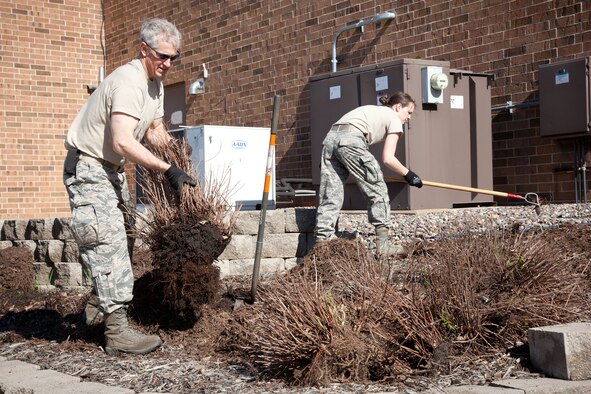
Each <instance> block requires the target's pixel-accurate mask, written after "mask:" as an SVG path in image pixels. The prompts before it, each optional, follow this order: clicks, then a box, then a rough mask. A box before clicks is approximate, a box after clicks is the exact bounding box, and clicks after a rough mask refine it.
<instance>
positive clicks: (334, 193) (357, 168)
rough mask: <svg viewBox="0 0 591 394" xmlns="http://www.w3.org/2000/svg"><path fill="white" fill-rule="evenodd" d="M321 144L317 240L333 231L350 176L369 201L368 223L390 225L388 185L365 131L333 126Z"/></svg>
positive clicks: (380, 225) (315, 232)
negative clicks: (370, 148)
mask: <svg viewBox="0 0 591 394" xmlns="http://www.w3.org/2000/svg"><path fill="white" fill-rule="evenodd" d="M322 145H323V147H322V159H321V160H322V161H321V164H320V189H319V192H318V197H319V201H318V210H317V215H316V228H315V230H314V235H315V238H316V240H317V241H321V240H325V239H328V238H330V237H331V236H332V235H333V234H334V232H335V226H336V223H337V220H338V216H339V211H340V210H341V208H342V207H343V199H344V186H345V182H346V180H347V178H348V177H349V175H351V176H352V177H353V178H354V180H355V182H356V183H357V186H358V187H359V189H360V190H361V193H362V194H363V196H364V197H365V199H366V201H367V215H368V218H369V222H370V223H371V224H373V225H374V226H375V227H389V226H390V198H389V196H388V188H387V186H386V183H385V182H384V175H383V173H382V170H381V168H380V164H379V163H378V162H377V160H376V159H375V157H374V156H373V155H372V154H371V152H370V151H369V150H368V146H367V143H366V141H365V137H364V136H363V133H361V131H359V130H357V129H355V128H354V127H352V126H338V127H337V126H333V128H331V131H330V132H329V133H328V134H327V136H326V138H325V139H324V142H323V143H322Z"/></svg>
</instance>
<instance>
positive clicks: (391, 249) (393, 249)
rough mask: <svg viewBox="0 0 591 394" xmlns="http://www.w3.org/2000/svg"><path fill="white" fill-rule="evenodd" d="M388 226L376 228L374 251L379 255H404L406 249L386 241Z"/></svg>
mask: <svg viewBox="0 0 591 394" xmlns="http://www.w3.org/2000/svg"><path fill="white" fill-rule="evenodd" d="M389 232H390V229H389V228H388V227H380V228H376V252H377V255H378V256H381V257H406V254H407V253H406V250H405V249H404V247H402V245H394V244H392V243H391V242H390V241H388V234H389Z"/></svg>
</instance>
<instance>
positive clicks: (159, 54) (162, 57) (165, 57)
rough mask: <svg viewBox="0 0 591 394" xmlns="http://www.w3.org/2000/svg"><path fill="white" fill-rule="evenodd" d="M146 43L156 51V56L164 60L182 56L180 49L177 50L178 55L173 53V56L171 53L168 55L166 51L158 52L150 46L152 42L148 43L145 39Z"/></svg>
mask: <svg viewBox="0 0 591 394" xmlns="http://www.w3.org/2000/svg"><path fill="white" fill-rule="evenodd" d="M144 44H146V45H147V46H148V48H150V49H151V50H153V51H154V53H156V56H158V59H160V60H164V61H166V60H168V59H170V60H176V59H178V58H179V56H181V54H180V52H179V51H177V52H176V55H172V56H171V55H167V54H165V53H160V52H158V51H157V50H155V49H154V48H152V47H151V46H150V44H148V43H147V42H145V41H144Z"/></svg>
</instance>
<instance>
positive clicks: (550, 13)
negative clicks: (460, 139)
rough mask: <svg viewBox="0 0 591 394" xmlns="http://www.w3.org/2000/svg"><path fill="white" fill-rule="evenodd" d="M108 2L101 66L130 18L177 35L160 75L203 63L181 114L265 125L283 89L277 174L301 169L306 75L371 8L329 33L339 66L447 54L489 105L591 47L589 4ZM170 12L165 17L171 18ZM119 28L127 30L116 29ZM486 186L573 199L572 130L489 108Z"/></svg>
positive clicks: (305, 173) (112, 57)
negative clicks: (560, 134) (160, 20)
mask: <svg viewBox="0 0 591 394" xmlns="http://www.w3.org/2000/svg"><path fill="white" fill-rule="evenodd" d="M118 3H121V4H119V5H115V4H111V6H110V7H108V8H107V15H108V17H107V31H108V32H109V33H108V35H107V38H108V42H109V64H111V65H113V66H115V65H116V64H120V63H121V62H122V61H123V60H124V59H125V60H126V59H127V58H128V55H129V53H128V51H129V50H130V49H129V48H130V47H132V39H130V38H129V37H132V38H133V39H135V35H136V31H137V28H138V26H139V23H140V20H141V19H142V18H144V17H146V16H162V17H166V18H170V19H171V20H172V21H174V22H175V23H176V24H177V25H178V26H179V28H180V30H181V32H182V33H183V34H184V45H183V48H182V52H183V56H182V60H180V61H179V62H178V63H177V64H176V65H175V71H174V72H173V73H171V74H169V78H168V80H167V81H166V83H167V84H168V83H170V84H172V83H176V82H180V81H183V80H184V81H186V83H187V86H188V85H189V84H190V83H191V82H193V81H194V80H195V78H196V77H197V76H198V74H199V73H200V71H201V63H206V65H207V68H208V70H209V73H210V74H209V75H210V76H209V78H208V79H207V81H206V83H207V87H206V93H205V94H203V95H198V96H195V97H190V96H187V104H188V105H187V106H188V109H187V112H188V114H187V115H188V116H187V123H188V124H226V125H244V126H262V125H267V126H268V125H270V118H271V110H272V97H273V95H274V94H275V93H279V94H281V95H283V98H282V105H281V112H280V119H279V135H278V138H277V176H278V178H280V177H310V176H311V168H310V133H311V130H310V127H309V112H310V107H309V86H308V78H309V76H311V75H315V74H319V73H326V72H329V71H330V69H331V65H330V58H331V42H332V39H333V37H334V34H335V33H336V31H337V30H338V29H340V28H342V27H344V26H346V25H348V24H351V23H354V22H356V21H357V20H359V19H365V18H368V17H371V16H373V15H374V14H376V13H378V12H382V11H395V12H396V14H397V17H396V19H395V21H393V23H388V24H386V25H384V24H381V25H379V26H376V25H367V26H366V27H365V32H364V33H363V34H360V33H359V32H357V31H348V32H345V33H344V34H342V35H341V36H340V37H339V40H338V43H337V53H338V57H339V59H341V58H342V62H341V63H339V66H338V67H339V70H342V69H344V68H347V67H354V66H359V65H368V64H372V63H380V62H385V61H390V60H395V59H399V58H405V57H406V58H423V59H434V60H448V61H450V62H451V65H452V67H454V68H462V69H468V70H471V71H475V72H486V73H491V74H494V76H495V81H494V82H493V86H492V97H493V98H492V101H493V102H492V104H493V106H498V105H502V104H505V103H506V102H507V101H512V102H513V103H523V102H529V101H531V100H533V101H535V100H536V99H537V98H538V93H537V90H538V86H537V80H538V66H539V65H540V64H546V63H549V62H556V61H560V60H566V59H574V58H580V57H585V56H591V24H590V22H589V21H590V20H591V2H589V1H575V0H551V1H545V0H496V1H495V0H487V1H481V0H468V1H463V2H454V1H440V0H427V1H414V0H406V1H396V2H383V1H341V2H334V1H324V0H316V1H301V0H298V1H295V0H273V1H269V0H266V1H246V0H242V1H234V2H223V3H219V2H204V1H197V2H195V1H179V2H175V3H171V5H165V4H163V3H162V2H158V1H153V0H152V1H142V2H139V1H133V2H131V1H128V2H118ZM173 15H174V16H173ZM122 35H123V36H125V37H127V38H122ZM491 119H492V122H493V139H494V153H493V157H494V184H495V188H496V189H498V190H500V191H506V192H517V193H525V192H539V193H543V194H544V195H545V196H547V197H549V198H551V199H553V201H563V202H566V201H573V200H574V192H573V188H574V185H573V176H574V175H573V173H572V172H570V173H569V172H568V171H566V172H565V171H562V172H558V171H556V168H558V167H568V165H570V164H572V162H573V155H574V153H573V152H574V145H573V140H567V141H564V142H557V141H556V140H554V139H551V138H540V137H539V127H538V125H539V111H538V108H537V107H536V106H532V107H528V108H520V109H515V110H514V111H513V114H509V113H508V111H504V110H497V111H493V112H491Z"/></svg>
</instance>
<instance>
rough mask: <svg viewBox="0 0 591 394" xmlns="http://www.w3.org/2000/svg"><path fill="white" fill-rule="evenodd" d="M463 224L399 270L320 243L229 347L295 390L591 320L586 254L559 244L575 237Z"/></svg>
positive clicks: (267, 290) (375, 375)
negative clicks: (479, 228) (480, 228)
mask: <svg viewBox="0 0 591 394" xmlns="http://www.w3.org/2000/svg"><path fill="white" fill-rule="evenodd" d="M464 228H465V231H466V233H465V234H463V235H461V236H457V237H453V238H448V239H444V240H441V241H437V242H423V243H420V244H419V245H417V246H416V247H415V249H414V251H413V254H412V255H411V256H410V257H409V258H407V259H406V260H405V261H404V262H401V261H382V260H376V259H375V258H374V257H373V256H372V255H371V254H370V253H369V252H368V251H367V250H366V249H365V247H364V246H363V244H362V243H361V242H358V241H345V240H334V241H329V242H325V243H321V244H319V245H317V246H316V247H315V248H314V249H313V250H312V251H310V253H309V254H308V256H306V258H305V260H304V262H303V264H302V265H301V266H300V267H298V268H296V269H294V270H292V272H290V273H289V274H288V275H285V276H283V277H280V278H275V279H272V280H269V281H267V282H266V283H264V284H263V285H262V286H261V290H260V295H259V302H258V303H257V304H255V305H253V306H252V307H251V309H249V310H248V313H242V314H241V315H240V316H241V317H240V319H239V320H237V321H236V322H235V323H236V324H234V325H233V330H235V332H234V335H228V336H227V339H228V341H230V342H232V341H233V342H234V343H233V344H232V345H233V349H238V350H240V351H241V352H243V355H244V356H245V357H247V358H248V359H249V360H252V362H253V363H254V365H255V366H256V367H257V368H258V369H259V370H260V371H261V372H262V373H263V374H264V375H270V376H282V377H284V378H286V379H287V380H288V381H290V382H293V383H294V384H301V385H310V384H323V383H327V382H336V381H367V380H373V381H383V380H395V379H398V378H401V377H403V376H405V375H406V374H408V373H409V372H410V371H411V370H412V369H416V368H422V367H423V368H424V367H428V366H433V367H437V365H438V363H445V365H446V367H447V368H449V367H450V366H451V367H453V364H454V363H455V364H456V365H457V364H458V363H460V362H462V360H465V359H466V358H469V357H477V356H479V355H483V354H490V353H491V352H501V351H505V350H506V348H507V347H508V346H510V345H511V344H512V343H514V341H515V340H517V339H520V340H523V339H524V337H525V336H526V332H527V329H528V328H530V327H534V326H539V325H545V324H553V323H564V322H568V321H573V320H576V319H578V318H581V317H583V316H584V313H587V314H588V310H589V308H588V307H589V300H588V297H587V295H586V294H588V292H589V280H588V275H589V274H588V265H589V261H590V257H591V256H590V255H589V252H587V251H585V250H581V249H580V248H579V249H577V250H576V251H573V250H569V249H568V248H567V249H566V250H564V249H563V248H560V247H557V244H556V242H559V243H560V245H564V244H566V243H567V240H565V239H564V237H565V236H566V237H568V235H565V234H568V233H570V234H571V236H574V237H579V236H578V235H576V234H575V235H572V231H575V230H573V229H571V228H567V229H566V230H565V228H562V229H555V230H547V231H545V232H538V233H525V234H513V233H512V232H497V233H493V232H490V233H486V234H482V233H480V234H477V233H478V232H477V231H471V230H470V229H469V228H468V227H466V226H465V227H464ZM576 231H580V230H576ZM584 231H585V237H589V234H591V231H590V230H589V229H588V228H586V229H585V230H584ZM579 241H580V240H579ZM402 264H404V266H405V267H406V268H404V269H403V270H402V272H403V273H404V275H395V274H394V273H395V271H394V270H393V268H396V269H397V270H400V269H401V265H402ZM236 331H238V332H236ZM230 347H232V346H230ZM434 354H436V357H435V358H434Z"/></svg>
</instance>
